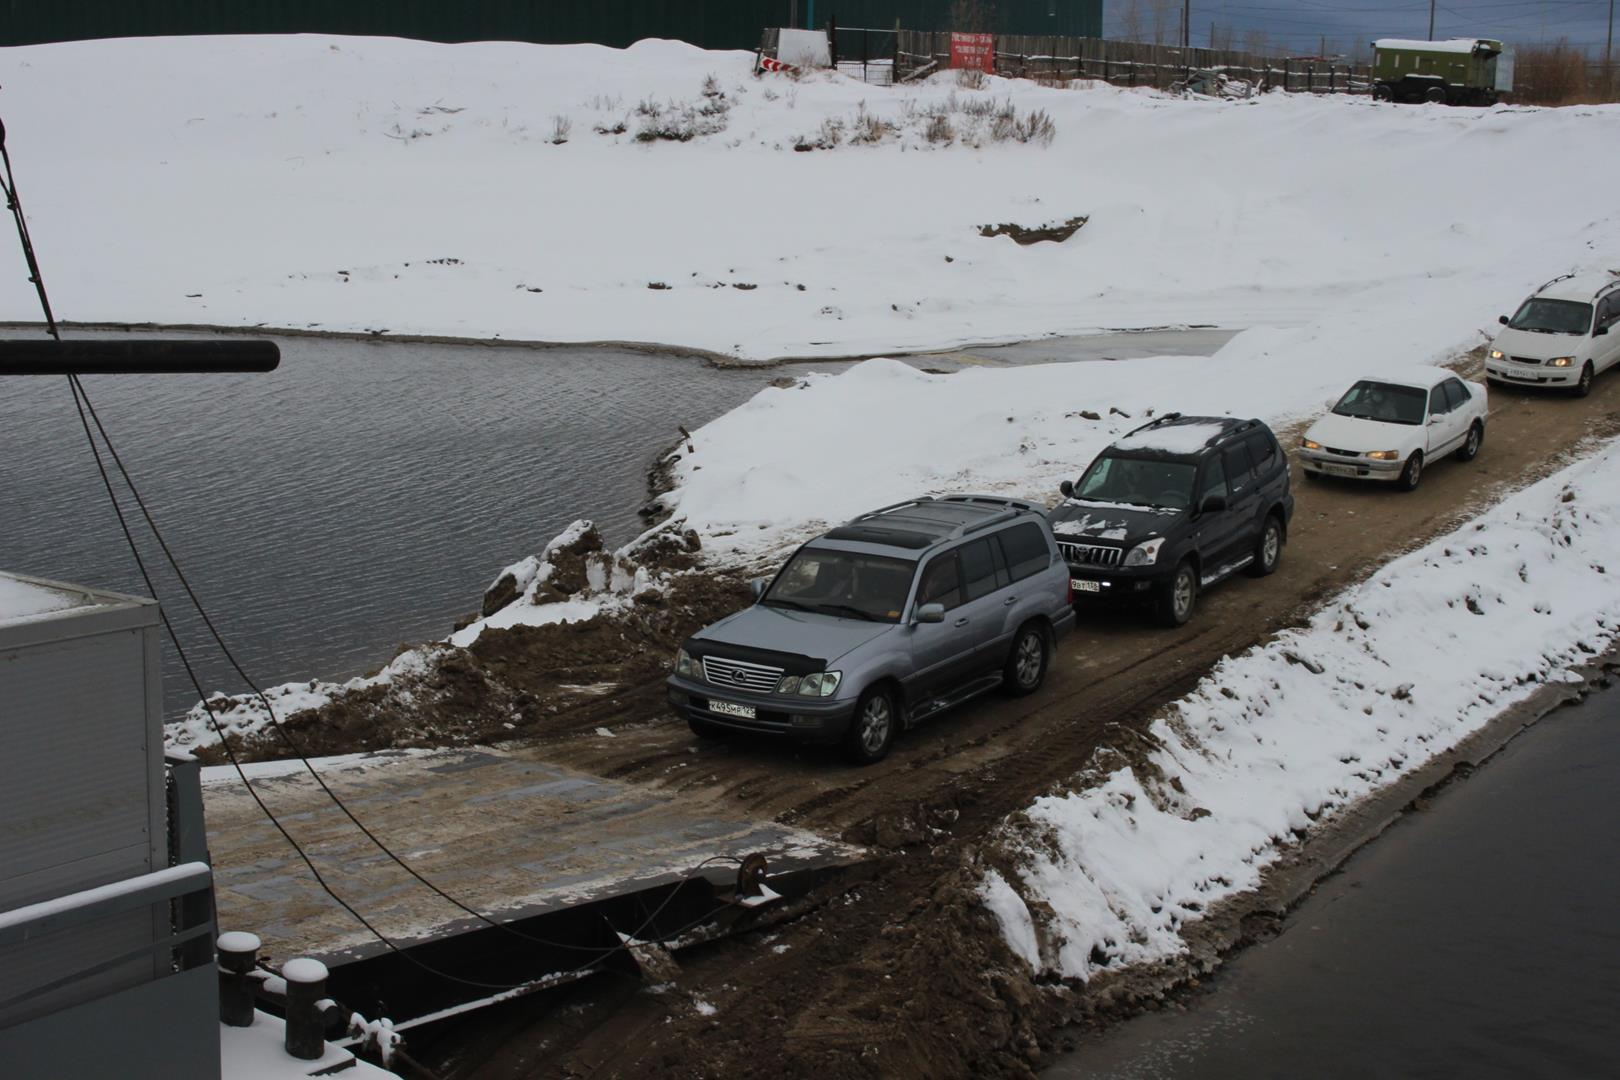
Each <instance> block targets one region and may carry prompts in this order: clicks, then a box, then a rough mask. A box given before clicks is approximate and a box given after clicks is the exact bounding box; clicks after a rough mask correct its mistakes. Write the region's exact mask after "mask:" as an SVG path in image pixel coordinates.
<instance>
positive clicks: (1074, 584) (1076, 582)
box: [1069, 578, 1102, 592]
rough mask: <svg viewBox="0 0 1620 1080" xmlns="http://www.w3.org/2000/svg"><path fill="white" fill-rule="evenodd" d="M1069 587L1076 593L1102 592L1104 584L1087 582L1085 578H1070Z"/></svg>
mask: <svg viewBox="0 0 1620 1080" xmlns="http://www.w3.org/2000/svg"><path fill="white" fill-rule="evenodd" d="M1069 586H1070V588H1072V589H1074V591H1075V592H1102V582H1100V581H1087V580H1085V579H1084V578H1070V579H1069Z"/></svg>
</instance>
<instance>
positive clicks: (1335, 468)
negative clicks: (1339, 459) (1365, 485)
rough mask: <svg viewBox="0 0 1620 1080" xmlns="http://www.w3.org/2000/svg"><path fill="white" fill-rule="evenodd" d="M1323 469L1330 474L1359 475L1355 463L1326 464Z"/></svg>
mask: <svg viewBox="0 0 1620 1080" xmlns="http://www.w3.org/2000/svg"><path fill="white" fill-rule="evenodd" d="M1322 471H1323V472H1325V473H1327V474H1328V475H1329V476H1356V475H1358V474H1357V472H1356V470H1355V466H1353V465H1324V466H1322Z"/></svg>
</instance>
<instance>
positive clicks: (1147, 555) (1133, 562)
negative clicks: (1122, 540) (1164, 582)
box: [1125, 536, 1164, 566]
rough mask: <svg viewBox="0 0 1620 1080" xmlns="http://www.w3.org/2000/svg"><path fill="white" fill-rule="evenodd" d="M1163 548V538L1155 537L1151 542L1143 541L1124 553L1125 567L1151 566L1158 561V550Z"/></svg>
mask: <svg viewBox="0 0 1620 1080" xmlns="http://www.w3.org/2000/svg"><path fill="white" fill-rule="evenodd" d="M1163 546H1164V537H1162V536H1155V537H1154V538H1153V539H1152V540H1144V541H1142V542H1141V543H1140V544H1137V545H1136V546H1135V547H1133V548H1131V550H1129V551H1127V552H1126V553H1125V565H1126V566H1152V565H1153V564H1154V563H1156V562H1158V561H1159V549H1160V548H1162V547H1163Z"/></svg>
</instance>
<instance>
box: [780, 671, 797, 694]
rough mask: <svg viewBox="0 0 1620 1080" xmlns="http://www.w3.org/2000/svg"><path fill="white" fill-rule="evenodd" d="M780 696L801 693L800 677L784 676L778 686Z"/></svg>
mask: <svg viewBox="0 0 1620 1080" xmlns="http://www.w3.org/2000/svg"><path fill="white" fill-rule="evenodd" d="M776 692H777V693H778V694H797V693H798V692H799V677H798V676H797V675H784V676H782V679H781V681H780V682H778V683H777V684H776Z"/></svg>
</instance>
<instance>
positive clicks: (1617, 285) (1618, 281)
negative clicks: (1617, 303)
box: [1592, 277, 1620, 300]
mask: <svg viewBox="0 0 1620 1080" xmlns="http://www.w3.org/2000/svg"><path fill="white" fill-rule="evenodd" d="M1610 289H1620V277H1617V278H1615V279H1614V280H1613V281H1611V282H1609V283H1608V284H1607V285H1601V286H1599V287H1598V291H1597V292H1595V293H1593V294H1592V299H1594V300H1596V299H1597V298H1598V297H1600V296H1602V295H1603V294H1604V293H1606V292H1608V291H1609V290H1610Z"/></svg>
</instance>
